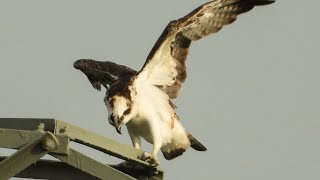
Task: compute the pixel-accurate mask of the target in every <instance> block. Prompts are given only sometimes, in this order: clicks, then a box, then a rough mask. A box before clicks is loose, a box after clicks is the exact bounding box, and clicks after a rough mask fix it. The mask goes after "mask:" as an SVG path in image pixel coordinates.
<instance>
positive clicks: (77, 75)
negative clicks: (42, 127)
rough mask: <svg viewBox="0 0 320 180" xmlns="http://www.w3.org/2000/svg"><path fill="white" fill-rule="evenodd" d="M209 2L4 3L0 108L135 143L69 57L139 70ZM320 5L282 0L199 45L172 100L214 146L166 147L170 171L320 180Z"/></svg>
mask: <svg viewBox="0 0 320 180" xmlns="http://www.w3.org/2000/svg"><path fill="white" fill-rule="evenodd" d="M204 2H206V1H205V0H197V1H196V0H193V1H191V0H162V1H150V0H140V1H116V0H114V1H84V0H69V1H62V0H60V1H57V0H56V1H50V2H49V1H43V0H29V1H17V0H10V1H9V0H7V1H5V0H2V1H1V2H0V22H1V25H0V27H1V28H0V84H1V89H0V92H1V93H0V117H20V118H22V117H35V118H40V117H41V118H56V119H61V120H64V121H67V122H69V123H72V124H74V125H77V126H80V127H83V128H86V129H88V130H91V131H94V132H96V133H99V134H102V135H104V136H108V137H111V138H113V139H116V140H118V141H120V142H122V143H126V144H131V141H130V138H129V136H128V134H127V133H124V134H123V135H119V134H118V133H116V131H115V130H114V128H113V127H111V126H110V125H109V123H108V121H107V111H106V108H105V105H104V103H103V97H104V93H105V92H104V91H102V92H97V91H96V90H95V89H93V88H92V87H91V85H90V84H89V82H88V80H87V79H86V77H85V76H84V75H83V74H82V73H81V72H80V71H77V70H75V69H73V67H72V64H73V62H74V61H75V60H77V59H80V58H92V59H96V60H111V61H114V62H116V63H119V64H124V65H127V66H129V67H132V68H133V69H136V70H139V68H141V67H142V65H143V63H144V61H145V58H146V56H147V54H148V53H149V50H150V49H151V48H152V46H153V44H154V43H155V41H156V39H157V38H158V37H159V35H160V34H161V32H162V31H163V29H164V27H165V26H166V25H167V23H168V22H169V21H170V20H173V19H177V18H180V17H182V16H184V15H185V14H187V13H189V12H190V11H191V10H193V9H195V8H196V7H198V6H199V5H201V4H203V3H204ZM319 5H320V2H319V1H316V0H309V1H308V2H305V1H298V0H291V1H280V0H279V1H278V2H276V3H275V4H273V5H270V6H265V7H258V8H255V9H254V10H252V11H250V12H249V13H247V14H244V15H241V16H240V17H239V18H238V20H237V21H236V22H235V23H233V24H232V25H230V26H227V27H225V28H224V29H223V30H222V31H220V32H219V33H218V34H215V35H212V36H210V37H207V38H205V39H202V40H200V41H197V42H195V43H193V44H192V47H191V49H190V55H189V57H188V60H187V66H188V67H187V68H188V79H187V81H186V83H185V86H184V90H183V91H182V93H181V94H180V96H179V98H178V99H176V100H175V101H174V102H175V104H176V105H177V106H178V110H177V113H178V115H179V116H180V119H181V121H182V123H183V124H184V126H185V127H186V128H187V129H188V130H189V131H190V132H191V133H192V134H193V135H194V136H195V137H196V138H197V139H198V140H199V141H201V142H202V143H203V144H204V145H205V146H206V147H207V148H208V151H207V152H197V151H194V150H192V149H189V150H188V151H187V152H186V153H185V154H184V155H183V156H181V157H179V158H177V159H174V160H172V161H167V160H165V159H164V158H163V157H162V154H161V153H159V158H160V161H161V168H162V169H164V171H165V179H170V180H171V179H195V178H199V177H201V179H219V180H270V179H272V180H301V179H306V180H318V179H320V154H319V152H320V141H319V138H320V131H319V130H320V94H319V93H320V84H319V77H320V71H319V68H320V62H319V50H320V49H319V48H320V44H319V41H320V36H319V32H320V25H319V17H320V13H319V10H318V7H319ZM146 144H147V143H146V142H143V147H147V148H146V149H147V150H150V146H145V145H146ZM81 149H84V148H81ZM83 151H85V152H86V153H88V154H90V156H92V157H95V158H98V159H100V160H101V161H103V162H104V163H109V161H108V159H106V158H105V157H107V156H108V155H104V154H102V153H97V152H96V151H90V150H86V149H85V150H83ZM5 152H6V151H4V150H2V151H0V153H5Z"/></svg>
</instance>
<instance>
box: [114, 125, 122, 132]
mask: <svg viewBox="0 0 320 180" xmlns="http://www.w3.org/2000/svg"><path fill="white" fill-rule="evenodd" d="M121 126H122V123H120V124H118V123H116V124H115V128H116V130H117V132H118V133H119V134H122V133H121Z"/></svg>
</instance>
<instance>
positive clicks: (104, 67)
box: [73, 59, 137, 91]
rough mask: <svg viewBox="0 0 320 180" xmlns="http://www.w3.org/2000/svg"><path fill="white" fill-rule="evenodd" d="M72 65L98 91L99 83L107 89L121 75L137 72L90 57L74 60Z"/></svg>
mask: <svg viewBox="0 0 320 180" xmlns="http://www.w3.org/2000/svg"><path fill="white" fill-rule="evenodd" d="M73 67H74V68H76V69H79V70H81V71H82V72H83V73H84V74H85V75H86V76H87V77H88V79H89V81H90V82H91V84H92V86H93V87H94V88H95V89H97V90H98V91H100V90H101V85H103V86H104V87H105V88H106V89H108V88H109V87H110V85H111V84H113V83H114V82H115V81H116V80H117V79H118V78H119V77H121V76H125V75H132V76H133V75H136V74H137V71H135V70H133V69H130V68H128V67H126V66H123V65H119V64H116V63H113V62H109V61H104V62H102V61H95V60H92V59H80V60H77V61H75V62H74V64H73Z"/></svg>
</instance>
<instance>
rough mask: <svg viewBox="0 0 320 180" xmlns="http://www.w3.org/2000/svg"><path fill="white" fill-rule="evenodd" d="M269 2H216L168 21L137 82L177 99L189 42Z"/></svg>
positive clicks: (184, 72)
mask: <svg viewBox="0 0 320 180" xmlns="http://www.w3.org/2000/svg"><path fill="white" fill-rule="evenodd" d="M273 2H274V1H272V0H215V1H210V2H208V3H205V4H203V5H202V6H200V7H198V8H197V9H195V10H194V11H192V12H191V13H189V14H188V15H186V16H185V17H183V18H180V19H178V20H174V21H171V22H170V23H169V24H168V25H167V27H166V28H165V29H164V31H163V33H162V35H161V36H160V38H159V39H158V40H157V42H156V44H155V45H154V47H153V48H152V50H151V52H150V54H149V55H148V57H147V60H146V63H145V64H144V66H143V68H142V69H141V71H140V72H139V74H138V76H137V79H140V80H141V81H143V82H150V83H151V84H153V85H156V86H158V87H159V88H161V89H162V90H163V91H164V92H165V93H167V94H168V96H169V98H170V99H173V98H176V97H177V96H178V94H179V91H180V90H181V88H182V84H183V82H184V81H185V79H186V77H187V73H186V65H185V61H186V58H187V55H188V49H189V46H190V44H191V41H195V40H198V39H201V38H202V37H205V36H207V35H209V34H212V33H216V32H218V31H219V30H220V29H221V28H222V27H223V26H225V25H228V24H231V23H232V22H234V21H235V20H236V18H237V16H238V15H239V14H241V13H245V12H247V11H249V10H251V9H252V8H253V7H254V6H258V5H267V4H271V3H273Z"/></svg>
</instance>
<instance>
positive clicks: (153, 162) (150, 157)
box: [140, 152, 160, 167]
mask: <svg viewBox="0 0 320 180" xmlns="http://www.w3.org/2000/svg"><path fill="white" fill-rule="evenodd" d="M140 159H141V160H142V161H145V162H147V163H149V165H150V166H153V167H156V166H158V165H159V164H160V162H159V160H158V159H157V158H156V157H155V156H153V155H152V154H150V153H148V152H144V153H143V154H142V155H141V156H140Z"/></svg>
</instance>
